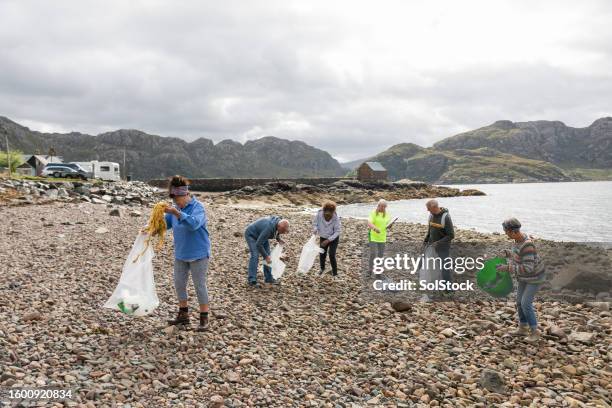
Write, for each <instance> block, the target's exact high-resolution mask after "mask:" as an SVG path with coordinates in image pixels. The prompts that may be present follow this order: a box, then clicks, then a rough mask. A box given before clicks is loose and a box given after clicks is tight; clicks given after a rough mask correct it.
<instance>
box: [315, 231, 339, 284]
mask: <svg viewBox="0 0 612 408" xmlns="http://www.w3.org/2000/svg"><path fill="white" fill-rule="evenodd" d="M325 239H326V238H321V239H320V240H319V243H321V242H323V241H325ZM339 242H340V237H336V239H334V240H333V241H331V242H330V243H329V244H327V246H326V247H325V248H323V247H321V248H323V251H324V252H323V253H322V254H319V263H320V264H321V271H323V270H324V269H325V258H327V254H329V263H330V264H331V267H332V275H334V276H335V275H337V274H338V264H337V263H336V249H338V243H339Z"/></svg>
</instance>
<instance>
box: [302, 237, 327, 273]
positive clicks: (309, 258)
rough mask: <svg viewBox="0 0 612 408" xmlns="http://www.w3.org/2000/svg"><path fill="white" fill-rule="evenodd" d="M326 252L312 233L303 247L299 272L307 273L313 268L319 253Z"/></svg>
mask: <svg viewBox="0 0 612 408" xmlns="http://www.w3.org/2000/svg"><path fill="white" fill-rule="evenodd" d="M323 252H325V251H324V250H323V248H321V246H320V245H319V243H318V242H317V237H316V236H315V235H312V236H311V237H310V239H308V241H306V244H305V245H304V247H303V248H302V253H301V254H300V261H299V262H298V272H301V273H306V272H308V271H309V270H310V268H312V265H313V264H314V261H315V259H316V258H317V255H319V254H322V253H323Z"/></svg>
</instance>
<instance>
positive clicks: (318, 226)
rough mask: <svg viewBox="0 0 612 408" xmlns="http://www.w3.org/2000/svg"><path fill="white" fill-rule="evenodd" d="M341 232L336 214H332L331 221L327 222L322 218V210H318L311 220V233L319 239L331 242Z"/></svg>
mask: <svg viewBox="0 0 612 408" xmlns="http://www.w3.org/2000/svg"><path fill="white" fill-rule="evenodd" d="M341 231H342V225H341V224H340V217H338V214H336V213H334V215H333V216H332V218H331V220H329V221H327V220H325V217H324V216H323V210H319V211H317V214H316V215H315V216H314V218H313V219H312V232H313V233H315V234H319V236H320V237H321V238H324V239H328V240H330V241H333V240H335V239H336V238H338V237H339V236H340V232H341Z"/></svg>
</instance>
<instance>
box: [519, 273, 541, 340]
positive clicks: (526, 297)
mask: <svg viewBox="0 0 612 408" xmlns="http://www.w3.org/2000/svg"><path fill="white" fill-rule="evenodd" d="M541 285H542V284H541V283H527V282H521V281H519V282H518V287H517V289H516V311H517V312H518V316H519V323H520V324H521V325H529V327H531V328H532V329H534V328H536V327H537V326H538V321H537V320H536V314H535V308H534V307H533V298H534V297H535V294H536V292H537V291H538V289H540V286H541Z"/></svg>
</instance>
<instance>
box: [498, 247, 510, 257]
mask: <svg viewBox="0 0 612 408" xmlns="http://www.w3.org/2000/svg"><path fill="white" fill-rule="evenodd" d="M500 256H501V257H502V258H510V257H512V252H510V251H509V250H507V249H504V250H502V251H501V253H500Z"/></svg>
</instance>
